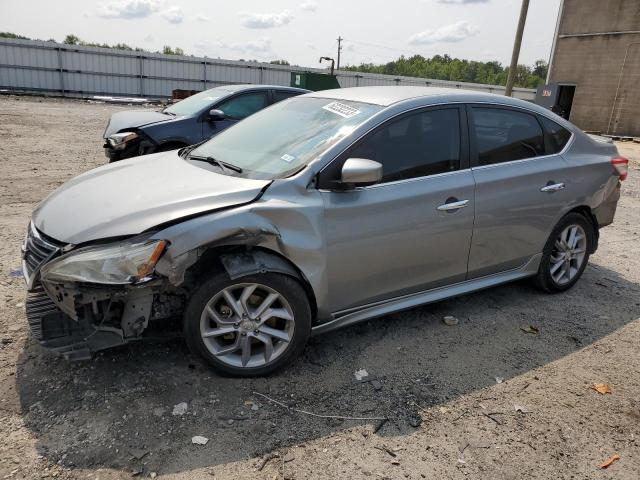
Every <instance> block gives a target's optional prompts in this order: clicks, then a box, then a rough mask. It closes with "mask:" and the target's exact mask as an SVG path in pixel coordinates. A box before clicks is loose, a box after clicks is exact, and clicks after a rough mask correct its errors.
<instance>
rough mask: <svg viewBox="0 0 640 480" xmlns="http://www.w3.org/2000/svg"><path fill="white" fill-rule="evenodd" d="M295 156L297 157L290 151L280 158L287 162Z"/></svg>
mask: <svg viewBox="0 0 640 480" xmlns="http://www.w3.org/2000/svg"><path fill="white" fill-rule="evenodd" d="M295 158H296V157H294V156H293V155H289V154H288V153H285V154H284V155H282V156H281V157H280V160H284V161H285V162H287V163H291V162H292V161H293V160H294V159H295Z"/></svg>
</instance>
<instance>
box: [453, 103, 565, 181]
mask: <svg viewBox="0 0 640 480" xmlns="http://www.w3.org/2000/svg"><path fill="white" fill-rule="evenodd" d="M465 107H466V110H467V120H468V122H469V160H470V168H471V169H472V170H480V169H485V168H497V167H500V166H501V165H512V164H515V163H521V162H529V161H532V160H540V159H543V158H548V157H555V156H558V155H560V156H561V155H563V154H564V153H565V152H566V151H567V150H568V149H569V147H570V146H571V145H572V144H573V141H574V139H575V136H576V135H575V133H574V132H572V131H571V130H570V129H568V128H566V127H564V126H563V125H562V124H560V123H559V122H557V121H555V120H554V119H552V118H549V117H548V116H546V115H542V114H540V113H538V112H533V111H531V110H527V109H526V108H522V107H518V106H515V105H504V104H499V103H480V102H472V103H467V104H465ZM474 107H475V108H487V109H495V110H511V111H515V112H518V113H527V114H529V115H532V116H533V117H534V118H535V119H536V121H537V122H538V125H540V128H541V129H542V137H543V143H544V149H545V153H544V154H543V155H536V156H535V157H527V158H519V159H518V160H510V161H508V162H500V163H492V164H489V165H480V164H479V162H478V151H477V147H476V138H475V130H474V126H473V111H472V109H473V108H474ZM539 117H545V118H547V119H548V120H551V121H552V122H554V123H557V124H558V125H560V127H562V128H564V129H565V130H567V131H568V132H569V133H570V134H571V136H570V137H569V140H567V143H566V144H565V146H564V148H563V149H562V150H561V151H559V152H556V153H546V152H547V148H548V145H547V135H548V133H549V132H548V131H547V129H546V128H545V127H544V123H542V122H541V121H540V118H539Z"/></svg>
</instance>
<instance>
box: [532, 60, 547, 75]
mask: <svg viewBox="0 0 640 480" xmlns="http://www.w3.org/2000/svg"><path fill="white" fill-rule="evenodd" d="M548 71H549V64H548V63H547V61H546V60H536V63H534V64H533V74H534V75H536V76H538V77H540V78H545V79H546V78H547V72H548Z"/></svg>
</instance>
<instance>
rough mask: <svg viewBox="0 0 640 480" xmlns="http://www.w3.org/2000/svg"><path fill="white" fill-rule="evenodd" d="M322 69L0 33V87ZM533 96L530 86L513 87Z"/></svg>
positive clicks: (342, 77)
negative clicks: (1, 35)
mask: <svg viewBox="0 0 640 480" xmlns="http://www.w3.org/2000/svg"><path fill="white" fill-rule="evenodd" d="M300 70H304V71H315V72H326V70H321V69H310V68H299V67H298V68H297V67H290V66H281V65H271V64H268V63H254V62H238V61H231V60H221V59H212V58H202V57H187V56H178V55H161V54H157V53H148V52H131V51H127V50H113V49H108V48H96V47H81V46H75V45H65V44H59V43H54V42H40V41H32V40H14V39H0V89H8V90H19V91H26V92H42V93H49V94H61V95H66V96H91V95H114V96H127V97H134V96H139V97H146V98H167V97H170V96H171V91H172V90H173V89H176V88H181V89H186V90H204V89H206V88H211V87H214V86H219V85H228V84H237V83H262V84H271V85H289V82H290V79H291V72H292V71H300ZM337 75H338V81H339V82H340V85H341V86H342V87H355V86H366V85H422V86H424V85H431V86H439V87H451V88H465V89H472V90H478V91H484V92H490V93H498V94H501V93H504V87H502V86H498V85H483V84H477V83H463V82H449V81H445V80H429V79H425V78H416V77H400V76H393V75H376V74H370V73H360V72H347V71H339V72H337ZM514 96H516V97H518V98H522V99H524V100H533V99H534V98H535V90H532V89H527V88H515V89H514Z"/></svg>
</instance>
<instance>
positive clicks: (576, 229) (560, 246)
mask: <svg viewBox="0 0 640 480" xmlns="http://www.w3.org/2000/svg"><path fill="white" fill-rule="evenodd" d="M593 242H594V231H593V226H592V224H591V222H589V221H588V220H587V219H586V218H585V217H584V216H583V215H581V214H579V213H569V214H567V215H566V216H565V217H563V218H562V220H560V222H559V223H558V225H556V227H555V228H554V229H553V232H552V233H551V235H550V236H549V240H547V244H546V245H545V248H544V251H543V255H542V260H541V262H540V267H539V268H538V274H537V275H536V277H535V279H534V280H535V283H536V286H537V287H538V288H540V289H542V290H544V291H545V292H549V293H557V292H564V291H565V290H568V289H570V288H571V287H573V286H574V285H575V284H576V282H577V281H578V280H579V279H580V277H581V276H582V273H583V272H584V269H585V268H586V266H587V262H588V261H589V252H591V249H592V246H593Z"/></svg>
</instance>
